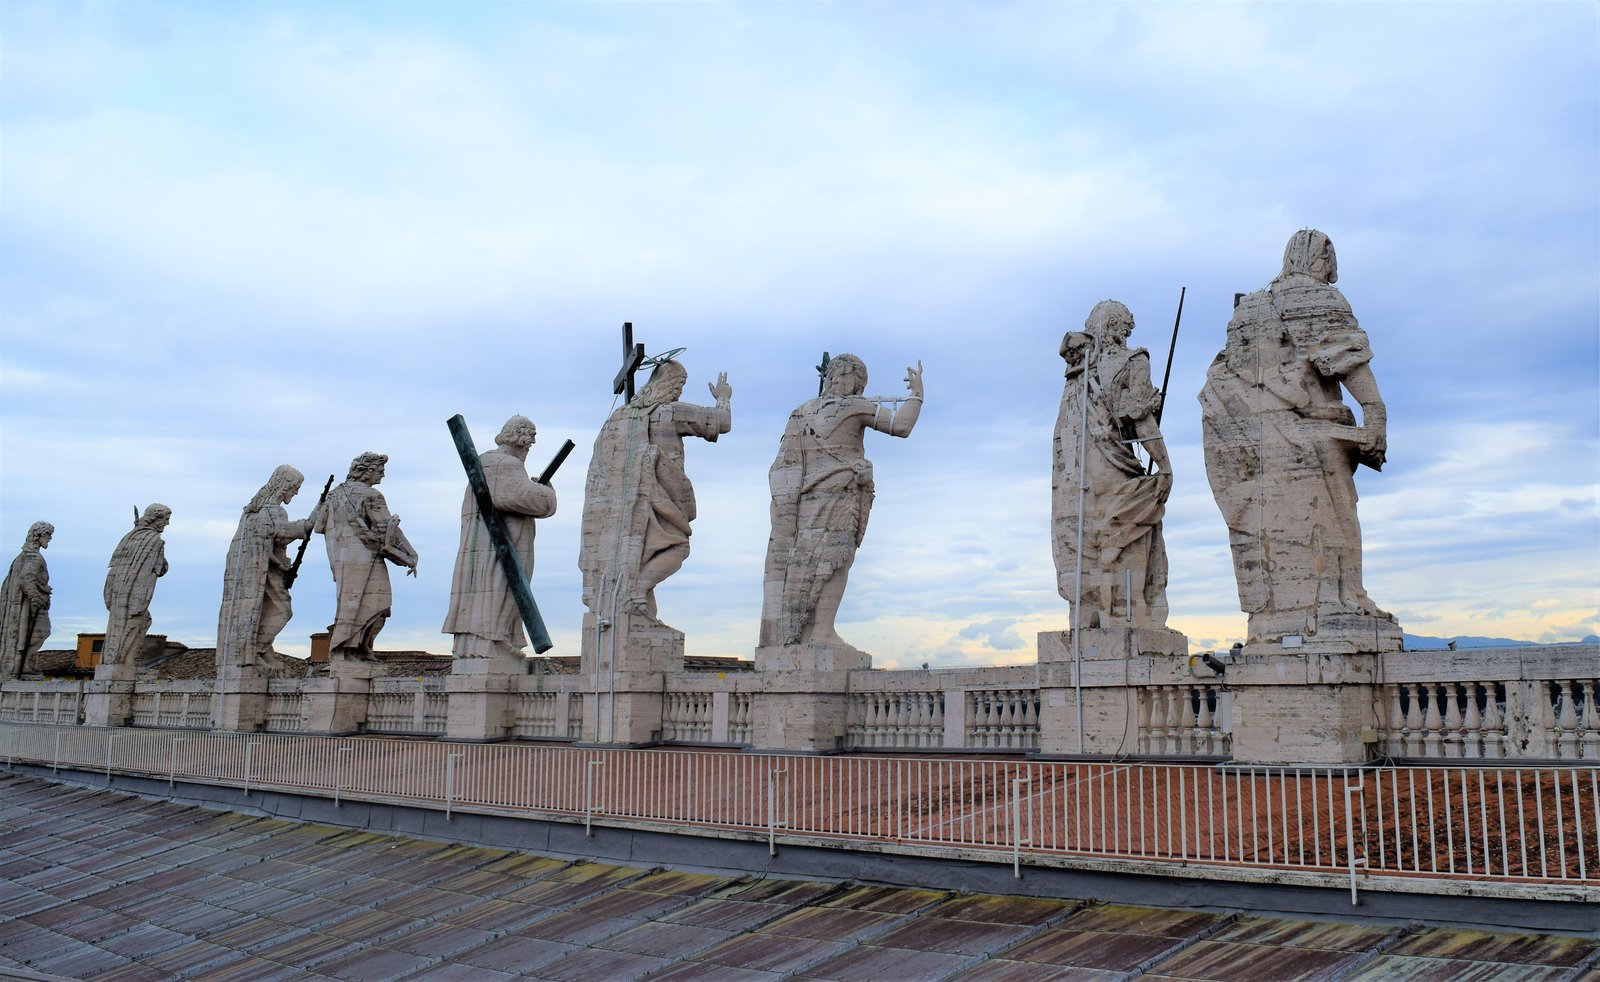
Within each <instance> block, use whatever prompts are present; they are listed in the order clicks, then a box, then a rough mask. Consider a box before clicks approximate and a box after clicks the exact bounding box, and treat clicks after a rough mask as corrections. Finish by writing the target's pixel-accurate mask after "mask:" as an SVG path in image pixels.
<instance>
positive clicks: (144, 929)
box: [0, 773, 1600, 982]
mask: <svg viewBox="0 0 1600 982" xmlns="http://www.w3.org/2000/svg"><path fill="white" fill-rule="evenodd" d="M1597 964H1600V939H1593V938H1576V937H1555V936H1541V935H1533V934H1489V933H1484V932H1478V931H1467V930H1454V929H1443V928H1428V927H1420V926H1409V927H1408V926H1396V925H1389V924H1372V923H1368V924H1347V923H1340V922H1332V921H1313V920H1288V919H1277V918H1269V917H1253V916H1252V917H1244V916H1239V915H1234V914H1227V913H1219V912H1192V911H1173V910H1158V909H1150V908H1138V907H1119V906H1107V905H1098V904H1094V903H1091V902H1084V901H1072V900H1040V899H1032V898H1018V897H998V896H985V895H964V894H952V893H947V892H941V891H924V890H907V889H893V888H887V887H877V886H867V885H860V884H851V883H828V882H813V881H801V880H774V879H760V878H756V877H744V878H733V877H728V876H717V875H710V874H703V873H692V872H682V871H668V870H661V869H654V870H650V869H641V868H635V867H625V866H613V865H607V864H602V863H592V862H567V861H563V860H557V859H551V858H546V857H542V856H536V855H529V854H525V853H518V852H507V851H504V850H497V849H485V848H478V847H472V846H467V845H461V844H450V843H443V842H435V841H428V840H422V839H411V838H402V837H395V836H387V835H377V834H372V833H366V832H357V831H352V830H348V829H338V828H334V827H331V826H324V825H316V824H310V823H300V822H287V821H281V820H277V819H268V818H259V817H251V816H247V815H241V814H234V813H229V812H217V811H211V810H207V809H203V808H198V807H194V806H189V805H178V804H174V803H171V802H167V801H160V800H150V799H144V798H139V797H135V796H132V795H127V794H122V793H117V792H110V791H104V790H91V789H86V788H81V787H77V786H72V785H59V784H54V783H51V782H49V781H45V780H41V779H38V778H33V777H24V776H21V775H17V774H9V773H5V774H0V977H5V976H7V975H8V974H9V973H12V972H16V973H18V974H19V975H20V976H21V977H26V978H40V977H46V978H48V977H51V976H56V977H66V978H73V979H106V980H112V979H116V980H142V979H172V978H185V979H229V980H234V979H239V980H245V979H255V980H274V979H321V978H335V979H368V980H375V979H417V980H422V979H471V980H480V979H481V980H492V979H505V978H514V977H524V978H535V979H571V980H578V979H592V980H597V982H611V980H623V979H634V978H644V977H649V978H652V979H695V980H712V982H716V980H727V982H755V980H768V979H779V978H792V979H802V980H821V979H830V980H845V979H850V980H915V979H947V978H949V979H967V980H980V979H981V980H1011V979H1015V980H1027V982H1034V980H1053V979H1079V980H1099V979H1107V980H1109V979H1119V978H1129V977H1131V976H1133V975H1135V974H1139V975H1140V977H1142V978H1148V979H1249V980H1278V979H1314V978H1315V979H1321V978H1354V979H1397V978H1404V979H1465V978H1473V979H1490V978H1493V979H1517V980H1557V979H1589V978H1596V977H1600V971H1597V969H1596V965H1597Z"/></svg>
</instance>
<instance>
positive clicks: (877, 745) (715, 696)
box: [0, 645, 1600, 762]
mask: <svg viewBox="0 0 1600 982" xmlns="http://www.w3.org/2000/svg"><path fill="white" fill-rule="evenodd" d="M1377 666H1378V669H1377V671H1378V676H1377V679H1376V681H1375V684H1370V685H1368V686H1367V687H1366V688H1367V689H1370V691H1371V694H1372V695H1371V705H1372V710H1371V714H1372V715H1371V717H1370V725H1371V729H1372V734H1373V735H1372V736H1371V737H1370V739H1372V740H1375V742H1376V746H1377V748H1378V751H1379V752H1380V753H1382V754H1383V755H1385V756H1388V757H1391V758H1395V759H1402V760H1415V761H1425V760H1480V761H1495V760H1505V761H1524V760H1528V761H1533V760H1537V761H1552V760H1554V761H1584V762H1590V761H1595V760H1600V646H1596V645H1564V646H1550V647H1524V648H1496V649H1468V650H1462V651H1455V652H1440V651H1403V652H1394V653H1390V654H1387V655H1383V656H1381V658H1380V659H1379V660H1378V662H1377ZM1041 671H1042V669H1041V668H1039V667H1036V666H1033V665H1017V666H1008V667H991V668H961V669H920V670H909V671H882V670H872V669H867V670H856V671H851V672H848V673H841V674H840V675H839V676H838V679H839V684H841V685H842V686H843V687H844V688H845V689H846V690H847V691H845V692H844V693H843V695H842V696H841V697H840V698H842V700H843V706H844V715H843V719H844V723H843V726H842V730H841V731H840V739H839V744H840V749H842V750H847V751H872V750H880V751H900V750H921V751H986V752H994V753H1028V752H1032V751H1036V750H1038V749H1039V748H1040V746H1041V733H1042V729H1043V727H1042V725H1041V719H1040V716H1041V700H1042V697H1043V696H1044V695H1045V694H1046V692H1045V690H1044V689H1042V688H1041V687H1040V684H1039V679H1040V673H1041ZM784 674H785V673H774V672H750V671H743V672H715V673H713V672H687V671H686V672H672V673H665V674H663V675H661V676H659V678H660V679H661V687H662V688H661V709H660V713H661V716H660V720H661V722H660V731H659V739H660V740H661V741H663V742H668V743H677V744H689V745H696V744H698V745H711V746H745V747H755V748H759V749H772V748H769V747H762V744H761V740H762V736H763V734H765V733H767V732H768V730H767V729H766V727H767V726H768V723H769V718H768V716H769V714H770V712H772V710H771V709H770V707H767V706H765V705H764V702H763V700H765V699H766V698H767V697H768V694H769V693H770V692H773V691H785V692H788V691H792V690H790V689H782V686H783V685H784V684H786V681H787V680H785V679H783V678H782V676H783V675H784ZM1186 674H1187V670H1186ZM86 684H87V683H83V682H75V681H39V680H14V681H10V682H6V683H4V684H3V685H0V720H7V721H15V722H25V723H58V724H59V723H67V724H76V723H82V722H83V720H84V706H85V699H86V696H85V686H86ZM317 684H318V681H317V680H309V679H273V680H271V681H270V682H269V683H268V684H267V692H266V724H265V729H266V730H267V731H270V732H280V733H294V732H312V731H315V732H324V731H325V730H326V724H323V725H322V726H320V727H319V726H317V725H314V724H312V723H310V722H308V720H310V719H311V718H312V716H313V714H312V712H311V708H310V707H311V700H312V692H311V690H312V689H313V688H314V686H315V685H317ZM321 684H323V685H326V684H327V680H322V681H321ZM446 684H447V679H446V678H443V677H425V678H378V679H374V680H372V682H371V688H370V691H369V692H368V694H366V695H365V696H363V697H361V698H364V699H365V700H366V702H365V715H364V719H365V724H364V727H362V728H363V729H364V730H365V731H366V732H371V733H383V734H396V735H407V736H418V737H439V736H443V735H444V734H445V733H446V731H447V724H448V716H449V694H448V692H447V691H446ZM511 684H512V686H513V688H514V692H513V693H512V700H511V702H510V704H509V706H510V708H509V709H508V710H507V712H508V713H509V714H510V715H511V716H512V717H513V719H512V725H511V726H510V727H509V732H510V734H511V735H512V736H513V737H515V738H518V739H526V740H553V741H570V740H577V739H585V738H586V737H585V736H584V724H585V721H586V718H587V715H588V714H590V713H593V712H594V707H595V705H596V704H597V702H599V701H602V700H604V699H606V698H607V691H606V689H605V687H604V682H603V679H602V680H601V683H599V687H598V688H597V682H596V680H595V678H594V677H592V676H587V675H568V676H563V675H528V676H517V677H514V678H513V679H512V682H511ZM1097 684H1099V685H1100V686H1101V690H1102V691H1106V686H1105V684H1104V683H1103V682H1101V683H1097ZM1117 688H1119V687H1111V688H1110V691H1111V694H1112V701H1113V702H1114V703H1116V705H1115V706H1113V707H1111V708H1112V709H1115V710H1116V711H1115V712H1114V713H1111V714H1110V715H1113V716H1115V717H1117V718H1118V719H1127V720H1128V721H1129V722H1128V724H1127V728H1126V736H1125V737H1123V738H1122V740H1121V745H1120V746H1117V747H1116V748H1115V751H1116V753H1115V755H1116V756H1121V755H1134V756H1138V757H1145V758H1208V759H1216V760H1227V759H1230V758H1231V755H1232V753H1233V749H1234V743H1233V741H1234V731H1235V730H1236V728H1237V727H1239V726H1240V725H1248V721H1244V720H1240V719H1239V718H1238V717H1239V713H1238V712H1237V710H1236V707H1235V706H1234V704H1233V700H1234V697H1235V695H1237V694H1238V692H1239V691H1241V683H1239V682H1238V681H1236V680H1225V679H1218V678H1192V679H1190V678H1186V677H1185V678H1182V679H1180V678H1179V677H1178V676H1177V675H1175V674H1169V675H1167V676H1165V677H1164V678H1162V679H1159V680H1157V679H1153V678H1152V679H1148V680H1146V681H1144V682H1143V683H1134V684H1126V685H1122V686H1120V688H1121V689H1122V690H1123V691H1122V694H1118V693H1117V692H1116V689H1117ZM1056 691H1057V692H1059V691H1060V690H1059V689H1058V690H1056ZM1364 691H1365V690H1364ZM1067 695H1068V696H1069V697H1070V695H1071V690H1067ZM599 704H601V705H604V703H603V702H599ZM215 706H216V695H215V693H214V691H213V684H212V683H211V682H209V681H205V680H199V681H154V680H141V681H139V682H138V683H136V685H135V687H134V691H133V695H132V702H131V707H132V710H131V720H130V721H131V723H132V725H134V726H136V727H148V728H169V729H208V728H211V727H213V726H214V720H215V713H216V708H215ZM1116 725H1117V726H1118V727H1121V726H1122V724H1120V723H1118V724H1116ZM1118 732H1122V731H1121V730H1120V729H1119V730H1118ZM1115 742H1116V741H1115V740H1114V741H1113V743H1115ZM1103 752H1104V753H1110V752H1111V749H1110V748H1109V747H1108V748H1106V749H1105V750H1104V751H1103Z"/></svg>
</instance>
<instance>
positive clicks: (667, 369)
mask: <svg viewBox="0 0 1600 982" xmlns="http://www.w3.org/2000/svg"><path fill="white" fill-rule="evenodd" d="M687 380H688V372H687V371H686V370H685V369H684V367H683V365H682V364H680V363H679V362H676V361H666V362H662V363H661V364H659V365H657V366H656V368H655V371H654V372H653V373H652V374H651V376H650V381H649V382H648V383H646V385H645V386H644V388H642V389H640V390H639V393H638V395H636V396H635V397H634V398H633V400H632V401H631V402H629V403H628V404H626V405H624V406H622V407H621V408H619V409H617V410H616V411H615V412H613V413H612V414H611V418H610V419H608V420H606V423H605V426H603V427H602V428H601V430H600V435H599V436H598V437H597V438H596V439H595V442H594V455H593V456H592V457H591V458H590V460H589V477H588V480H587V481H586V482H585V484H584V501H583V535H582V540H581V545H580V547H579V553H578V568H579V569H580V570H582V571H583V602H584V603H585V604H586V605H588V607H589V609H590V610H591V611H593V612H594V613H595V614H596V615H597V616H600V617H607V618H609V617H612V614H613V612H612V610H611V609H610V608H611V604H610V603H609V602H608V600H609V598H610V597H613V596H615V597H616V598H617V599H616V601H615V603H616V606H617V608H618V609H620V610H625V611H627V612H628V613H630V614H633V615H642V616H644V617H646V618H649V619H650V620H652V621H653V620H655V618H656V597H655V588H656V585H657V584H659V583H660V582H661V581H662V580H664V579H666V578H667V577H669V576H671V575H672V574H673V573H676V572H677V571H678V570H679V568H681V567H682V566H683V562H684V560H685V559H687V558H688V556H689V533H690V530H689V524H690V523H691V522H693V521H694V518H695V500H694V486H693V485H692V484H690V483H689V477H688V475H687V474H686V473H685V472H684V466H683V438H684V437H686V436H697V437H700V438H702V439H705V440H709V441H712V442H715V441H716V439H717V437H719V436H721V435H722V434H724V433H727V432H728V431H729V429H731V428H732V426H733V413H732V410H731V409H730V408H729V406H730V402H731V400H732V399H733V387H732V386H730V385H729V384H728V375H727V373H726V372H724V373H722V374H721V375H719V376H717V381H716V383H715V384H710V383H708V384H707V388H709V389H710V390H711V395H712V398H714V399H715V400H716V405H715V406H697V405H694V404H692V403H687V402H680V401H678V400H679V398H680V397H681V396H682V395H683V387H684V383H685V382H686V381H687Z"/></svg>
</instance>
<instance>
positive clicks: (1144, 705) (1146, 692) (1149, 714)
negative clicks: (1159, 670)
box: [1079, 686, 1156, 754]
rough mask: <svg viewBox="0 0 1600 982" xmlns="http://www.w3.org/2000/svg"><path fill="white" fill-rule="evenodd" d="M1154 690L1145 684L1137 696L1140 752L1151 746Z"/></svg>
mask: <svg viewBox="0 0 1600 982" xmlns="http://www.w3.org/2000/svg"><path fill="white" fill-rule="evenodd" d="M1155 692H1156V690H1155V689H1154V687H1151V686H1146V687H1144V688H1142V689H1140V690H1139V698H1138V703H1139V708H1138V712H1139V723H1138V726H1139V729H1138V735H1139V739H1138V745H1139V752H1140V753H1141V754H1148V753H1150V747H1151V734H1150V721H1151V719H1153V718H1154V716H1155V706H1154V703H1155ZM1079 712H1082V707H1080V708H1079Z"/></svg>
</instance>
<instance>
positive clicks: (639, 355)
mask: <svg viewBox="0 0 1600 982" xmlns="http://www.w3.org/2000/svg"><path fill="white" fill-rule="evenodd" d="M643 365H644V345H643V344H642V343H641V344H634V343H633V322H632V321H627V322H626V323H624V324H623V325H622V367H621V368H619V369H617V377H616V378H614V379H612V380H611V392H612V394H613V395H620V394H622V393H624V392H626V393H627V395H626V397H625V398H624V400H623V401H624V402H632V401H633V373H634V372H637V371H638V370H639V369H640V368H641V367H642V366H643Z"/></svg>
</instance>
